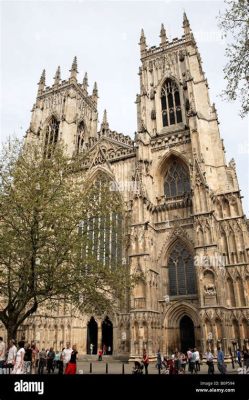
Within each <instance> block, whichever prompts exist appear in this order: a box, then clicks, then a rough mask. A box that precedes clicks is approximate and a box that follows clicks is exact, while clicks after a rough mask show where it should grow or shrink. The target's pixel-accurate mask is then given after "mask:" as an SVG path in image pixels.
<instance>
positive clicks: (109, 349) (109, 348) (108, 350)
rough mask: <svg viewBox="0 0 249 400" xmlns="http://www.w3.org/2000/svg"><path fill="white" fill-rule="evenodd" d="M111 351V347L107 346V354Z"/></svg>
mask: <svg viewBox="0 0 249 400" xmlns="http://www.w3.org/2000/svg"><path fill="white" fill-rule="evenodd" d="M111 353H112V348H111V346H108V348H107V354H109V355H110V354H111Z"/></svg>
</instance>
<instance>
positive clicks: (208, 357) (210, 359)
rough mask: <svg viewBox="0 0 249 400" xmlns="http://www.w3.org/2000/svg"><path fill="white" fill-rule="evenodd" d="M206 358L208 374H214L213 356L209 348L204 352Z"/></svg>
mask: <svg viewBox="0 0 249 400" xmlns="http://www.w3.org/2000/svg"><path fill="white" fill-rule="evenodd" d="M206 360H207V365H208V375H213V374H214V356H213V354H212V353H211V351H210V350H207V352H206Z"/></svg>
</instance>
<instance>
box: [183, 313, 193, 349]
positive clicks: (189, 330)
mask: <svg viewBox="0 0 249 400" xmlns="http://www.w3.org/2000/svg"><path fill="white" fill-rule="evenodd" d="M180 338H181V351H182V352H184V353H185V352H186V351H187V350H188V349H189V348H191V349H192V348H193V347H195V329H194V324H193V321H192V319H191V318H189V317H188V316H187V315H184V317H182V318H181V320H180Z"/></svg>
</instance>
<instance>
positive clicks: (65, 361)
mask: <svg viewBox="0 0 249 400" xmlns="http://www.w3.org/2000/svg"><path fill="white" fill-rule="evenodd" d="M72 351H73V349H72V348H71V347H70V342H67V343H66V348H65V349H64V350H63V351H62V361H63V367H64V371H65V369H66V367H67V364H68V363H69V361H70V358H71V353H72Z"/></svg>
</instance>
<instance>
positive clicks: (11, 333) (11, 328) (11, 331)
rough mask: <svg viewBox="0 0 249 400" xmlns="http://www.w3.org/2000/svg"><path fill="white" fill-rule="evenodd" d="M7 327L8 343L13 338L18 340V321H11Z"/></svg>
mask: <svg viewBox="0 0 249 400" xmlns="http://www.w3.org/2000/svg"><path fill="white" fill-rule="evenodd" d="M6 329H7V340H8V343H9V341H10V340H11V339H14V340H15V341H16V336H17V329H18V327H17V325H16V323H14V322H11V321H9V323H8V325H7V326H6Z"/></svg>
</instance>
